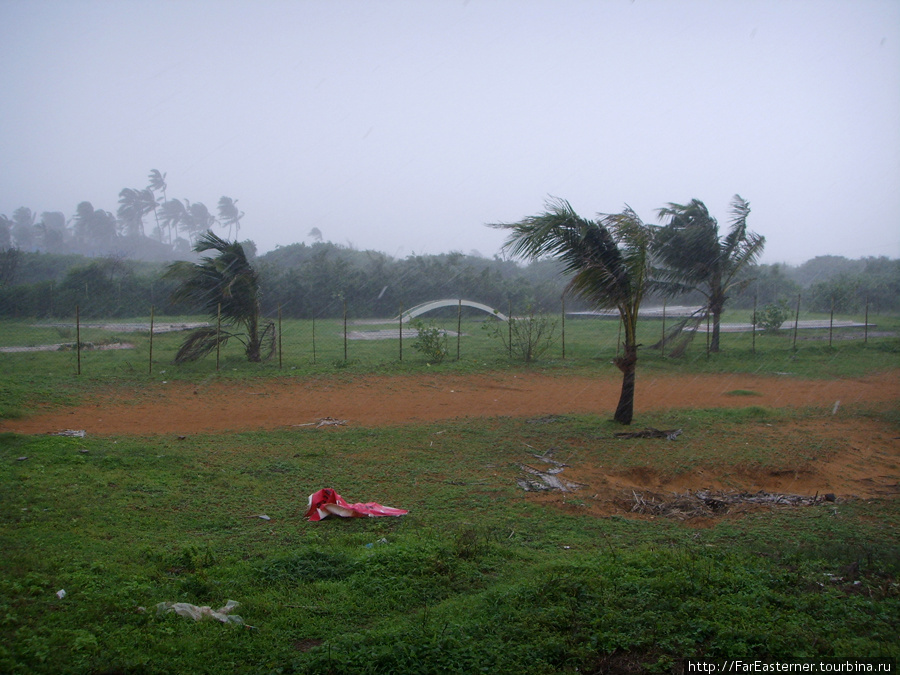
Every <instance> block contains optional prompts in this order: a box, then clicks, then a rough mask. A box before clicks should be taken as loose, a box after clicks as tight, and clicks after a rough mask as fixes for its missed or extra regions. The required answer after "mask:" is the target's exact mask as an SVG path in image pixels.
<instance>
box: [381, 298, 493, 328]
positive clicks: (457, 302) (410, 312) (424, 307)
mask: <svg viewBox="0 0 900 675" xmlns="http://www.w3.org/2000/svg"><path fill="white" fill-rule="evenodd" d="M459 306H463V307H473V308H474V309H480V310H481V311H482V312H487V313H488V314H490V315H491V316H494V317H497V318H498V319H500V320H501V321H509V317H507V316H506V314H503V313H502V312H500V311H499V310H496V309H494V308H493V307H488V306H487V305H484V304H482V303H480V302H474V301H473V300H462V299H460V298H453V299H446V300H432V301H431V302H423V303H422V304H421V305H416V306H415V307H412V308H410V309H407V310H405V311H404V312H403V314H401V315H400V316H399V317H397V318H398V319H400V321H401V322H403V323H409V320H410V319H415V318H416V317H417V316H420V315H422V314H425V312H430V311H431V310H433V309H440V308H441V307H459Z"/></svg>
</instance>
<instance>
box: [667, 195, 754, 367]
mask: <svg viewBox="0 0 900 675" xmlns="http://www.w3.org/2000/svg"><path fill="white" fill-rule="evenodd" d="M657 213H658V214H659V218H660V220H665V219H668V223H667V224H666V225H664V226H663V227H658V228H656V230H657V232H656V234H655V237H654V253H655V254H656V257H657V258H658V261H659V263H660V265H661V266H660V268H659V269H657V270H656V271H655V274H656V276H657V278H658V279H659V280H660V282H662V285H663V287H665V288H666V289H668V291H669V292H670V293H671V294H676V293H681V292H686V291H690V290H697V291H699V292H700V293H702V294H703V295H704V296H705V297H706V302H707V311H708V312H709V314H710V315H711V316H712V322H713V332H712V337H711V339H710V347H709V348H710V351H712V352H718V351H719V333H720V325H721V318H722V311H723V310H724V308H725V302H726V301H727V300H728V293H729V291H731V290H733V289H740V288H742V287H743V286H746V285H747V284H749V283H750V282H751V281H752V279H743V280H741V281H738V279H737V276H738V273H739V272H740V271H741V270H742V269H743V268H745V267H747V266H749V265H752V264H753V263H754V262H755V261H756V260H757V259H758V258H759V256H760V255H761V254H762V252H763V249H764V248H765V245H766V239H765V237H762V236H760V235H758V234H756V233H755V232H749V231H748V230H747V216H748V215H749V214H750V203H749V202H747V201H746V200H744V199H742V198H741V196H740V195H735V196H734V197H733V198H732V201H731V214H732V216H731V229H730V230H729V232H728V234H727V235H726V236H725V238H724V239H722V238H721V237H720V235H719V224H718V223H717V222H716V219H715V218H713V217H712V216H711V215H710V213H709V210H708V209H707V208H706V205H705V204H704V203H703V202H701V201H699V200H697V199H692V200H691V201H690V203H688V204H671V203H670V204H669V205H668V206H666V207H665V208H662V209H659V210H658V211H657Z"/></svg>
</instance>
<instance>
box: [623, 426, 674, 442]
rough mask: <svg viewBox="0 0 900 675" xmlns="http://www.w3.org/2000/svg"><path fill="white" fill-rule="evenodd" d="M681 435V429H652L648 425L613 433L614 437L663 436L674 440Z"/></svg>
mask: <svg viewBox="0 0 900 675" xmlns="http://www.w3.org/2000/svg"><path fill="white" fill-rule="evenodd" d="M679 436H681V429H663V430H660V429H654V428H653V427H649V428H647V429H644V430H643V431H623V432H620V433H618V434H615V437H616V438H665V439H668V440H670V441H674V440H675V439H676V438H678V437H679Z"/></svg>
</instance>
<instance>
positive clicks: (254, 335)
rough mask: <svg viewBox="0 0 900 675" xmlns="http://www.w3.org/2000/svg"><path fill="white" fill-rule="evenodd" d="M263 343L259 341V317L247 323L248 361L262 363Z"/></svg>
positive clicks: (254, 317)
mask: <svg viewBox="0 0 900 675" xmlns="http://www.w3.org/2000/svg"><path fill="white" fill-rule="evenodd" d="M261 347H262V345H261V343H260V339H259V320H258V315H257V316H253V317H252V318H250V320H248V321H247V360H248V361H250V362H251V363H259V362H261V361H262V354H261Z"/></svg>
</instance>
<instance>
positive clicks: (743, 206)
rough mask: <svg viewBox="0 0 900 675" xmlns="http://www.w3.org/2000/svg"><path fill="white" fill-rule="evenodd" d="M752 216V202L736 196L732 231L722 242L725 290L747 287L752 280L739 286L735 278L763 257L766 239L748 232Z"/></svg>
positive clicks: (734, 198)
mask: <svg viewBox="0 0 900 675" xmlns="http://www.w3.org/2000/svg"><path fill="white" fill-rule="evenodd" d="M749 214H750V202H748V201H746V200H745V199H743V198H741V196H740V195H735V196H734V197H733V198H732V201H731V215H732V217H731V229H730V231H729V232H728V235H727V236H726V237H725V239H724V240H723V242H722V260H723V262H724V263H725V264H724V269H723V275H722V276H723V279H722V282H723V285H724V287H725V290H728V289H729V288H733V287H735V286H737V285H743V286H746V285H747V284H749V283H750V282H751V281H752V279H744V280H743V281H741V282H740V283H739V284H735V283H734V281H733V280H734V278H735V277H736V276H737V274H738V273H739V272H740V271H741V270H742V269H743V268H744V267H746V266H748V265H752V264H753V263H754V262H756V260H757V259H758V258H759V256H761V255H762V252H763V249H764V248H765V246H766V238H765V237H763V236H762V235H759V234H756V233H755V232H748V231H747V216H748V215H749Z"/></svg>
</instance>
